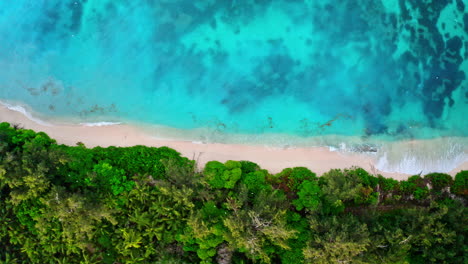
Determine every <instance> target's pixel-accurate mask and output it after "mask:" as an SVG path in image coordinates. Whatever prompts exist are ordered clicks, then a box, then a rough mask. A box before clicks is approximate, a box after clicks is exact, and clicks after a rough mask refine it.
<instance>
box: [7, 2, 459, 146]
mask: <svg viewBox="0 0 468 264" xmlns="http://www.w3.org/2000/svg"><path fill="white" fill-rule="evenodd" d="M467 5H468V3H467V1H466V0H463V1H462V0H453V1H452V0H450V1H448V0H433V1H420V0H406V1H403V0H400V1H398V0H382V1H380V0H328V1H326V0H321V1H313V0H310V1H296V0H285V1H282V0H274V1H267V0H246V1H242V0H232V1H228V0H225V1H215V0H204V1H191V0H159V1H146V0H87V1H86V0H75V1H66V0H16V1H1V2H0V100H11V101H16V102H22V103H24V104H27V105H29V106H31V107H32V109H34V110H35V111H37V112H39V113H41V114H43V115H47V116H56V117H60V116H61V117H69V118H73V120H77V121H79V122H95V121H127V122H130V121H135V122H143V123H147V124H160V125H165V126H170V127H176V128H183V129H193V128H206V129H208V130H210V129H211V130H216V131H218V132H221V133H244V134H262V133H282V134H284V135H295V136H301V137H308V136H320V135H332V134H333V135H343V136H345V135H350V136H359V137H373V136H376V137H380V136H384V137H386V138H390V139H406V138H436V137H442V136H461V137H466V136H468V122H467V121H466V120H467V118H466V115H467V114H468V88H467V87H468V81H467V79H468V76H467V73H468V62H467V61H468V60H467V58H468V14H467V11H468V6H467Z"/></svg>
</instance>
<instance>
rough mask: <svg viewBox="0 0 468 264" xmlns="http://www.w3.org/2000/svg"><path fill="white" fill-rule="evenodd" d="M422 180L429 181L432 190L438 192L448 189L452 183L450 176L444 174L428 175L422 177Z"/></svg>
mask: <svg viewBox="0 0 468 264" xmlns="http://www.w3.org/2000/svg"><path fill="white" fill-rule="evenodd" d="M424 179H427V180H429V182H430V183H431V185H432V188H433V189H434V190H435V191H437V192H440V191H442V189H444V188H447V187H449V186H450V185H452V183H453V178H452V176H450V175H448V174H445V173H430V174H427V175H426V176H424Z"/></svg>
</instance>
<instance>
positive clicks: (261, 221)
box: [0, 123, 468, 264]
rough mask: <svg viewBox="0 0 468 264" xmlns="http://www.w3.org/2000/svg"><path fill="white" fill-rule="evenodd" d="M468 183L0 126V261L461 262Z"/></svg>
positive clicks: (464, 175)
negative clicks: (66, 140)
mask: <svg viewBox="0 0 468 264" xmlns="http://www.w3.org/2000/svg"><path fill="white" fill-rule="evenodd" d="M467 181H468V172H467V171H462V172H460V173H458V174H457V175H456V176H455V180H454V181H453V180H452V179H451V177H450V176H448V175H446V174H440V173H431V174H428V175H426V176H425V177H424V178H422V177H420V176H419V175H416V176H412V177H410V178H409V179H408V180H406V181H401V182H398V181H396V180H393V179H387V178H383V177H382V176H379V177H374V176H372V175H370V174H369V173H368V172H366V171H365V170H363V169H361V168H351V169H346V170H331V171H329V172H327V173H325V174H324V175H323V176H322V177H320V178H317V177H316V175H315V174H314V173H313V172H311V171H310V170H308V169H307V168H303V167H297V168H291V169H285V170H283V171H282V172H281V173H278V174H276V175H271V174H270V173H269V172H268V171H266V170H262V169H261V168H260V167H259V166H258V165H257V164H255V163H252V162H249V161H240V162H237V161H227V162H226V163H224V164H223V163H221V162H217V161H212V162H208V163H207V164H206V166H205V169H204V170H203V172H197V170H196V166H195V163H194V161H191V160H189V159H187V158H183V157H181V156H180V154H179V153H178V152H176V151H175V150H172V149H169V148H166V147H163V148H152V147H145V146H134V147H129V148H121V147H109V148H101V147H96V148H93V149H89V148H86V147H85V146H84V145H83V144H78V145H77V146H73V147H71V146H64V145H57V144H56V142H55V141H54V140H53V139H50V138H49V137H48V136H47V135H46V134H44V133H36V132H34V131H32V130H27V129H21V128H17V127H12V126H10V125H9V124H7V123H0V245H1V250H0V262H1V263H105V264H106V263H109V264H111V263H290V264H293V263H466V262H467V260H466V257H465V255H466V254H465V253H466V245H465V244H466V242H465V236H464V234H465V233H466V226H467V222H466V207H465V206H464V205H465V204H466V200H465V199H466V195H467V192H468V191H467ZM430 186H432V189H429V188H428V187H430ZM446 190H450V192H451V193H452V194H455V195H456V196H453V195H448V194H447V193H446Z"/></svg>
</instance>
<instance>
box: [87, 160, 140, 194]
mask: <svg viewBox="0 0 468 264" xmlns="http://www.w3.org/2000/svg"><path fill="white" fill-rule="evenodd" d="M85 182H86V183H87V185H88V186H93V187H96V188H97V189H99V190H102V191H103V192H108V193H111V194H113V195H119V194H121V193H123V192H128V191H130V190H131V189H132V188H133V185H134V182H133V181H129V180H127V176H125V171H124V170H122V169H116V168H113V167H112V166H111V165H110V164H108V163H105V162H104V163H98V164H96V165H94V168H93V173H92V174H91V178H86V179H85Z"/></svg>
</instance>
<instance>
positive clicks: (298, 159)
mask: <svg viewBox="0 0 468 264" xmlns="http://www.w3.org/2000/svg"><path fill="white" fill-rule="evenodd" d="M11 108H12V107H7V106H6V105H3V104H0V122H9V123H11V124H19V125H21V126H22V127H23V128H26V129H33V130H35V131H43V132H45V133H47V134H48V135H49V136H50V137H51V138H54V139H55V140H57V143H58V144H65V145H71V146H74V145H76V143H77V142H82V143H84V144H85V145H86V146H87V147H96V146H101V147H108V146H119V147H128V146H134V145H145V146H152V147H162V146H167V147H170V148H173V149H175V150H176V151H178V152H179V153H181V155H182V156H185V157H187V158H190V159H194V160H197V163H198V167H199V168H203V166H204V164H205V163H206V162H208V161H211V160H217V161H220V162H225V161H227V160H249V161H252V162H255V163H257V164H258V165H260V167H261V168H262V169H267V170H268V171H269V172H270V173H277V172H280V171H281V170H283V169H285V168H290V167H297V166H303V167H307V168H309V169H310V170H311V171H313V172H315V173H317V175H321V174H323V173H324V172H327V171H329V170H330V169H344V168H350V167H352V166H358V167H362V168H363V169H365V170H367V171H369V172H370V173H373V174H382V175H383V176H385V177H392V178H394V179H398V180H403V179H407V178H408V177H409V176H411V175H413V174H408V173H400V172H388V171H382V170H379V169H377V168H376V167H377V163H378V162H380V161H379V160H378V157H375V156H372V155H370V154H366V153H352V152H340V151H332V150H330V148H329V147H294V148H288V147H283V148H281V147H275V148H272V147H268V146H262V145H246V144H222V143H203V142H196V141H184V140H171V139H161V138H156V137H153V136H151V134H150V133H148V132H145V131H144V129H139V128H138V127H135V126H130V125H127V124H120V123H107V122H100V123H92V124H89V123H82V124H73V125H71V124H55V123H53V122H49V121H47V122H43V121H41V120H40V119H37V118H34V117H33V115H32V114H31V113H29V112H26V111H21V110H20V109H23V110H24V108H22V107H19V106H18V107H17V108H16V109H15V108H13V109H11ZM398 144H400V145H401V144H404V145H407V148H408V149H410V148H411V149H412V148H413V145H417V144H418V141H414V140H413V141H405V142H399V143H398ZM439 144H440V143H439ZM461 170H468V160H467V159H466V155H462V158H461V163H460V164H458V166H457V167H456V168H455V169H452V170H450V171H446V173H449V174H450V175H452V176H453V175H455V174H456V173H457V172H459V171H461ZM424 173H428V172H424Z"/></svg>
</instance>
